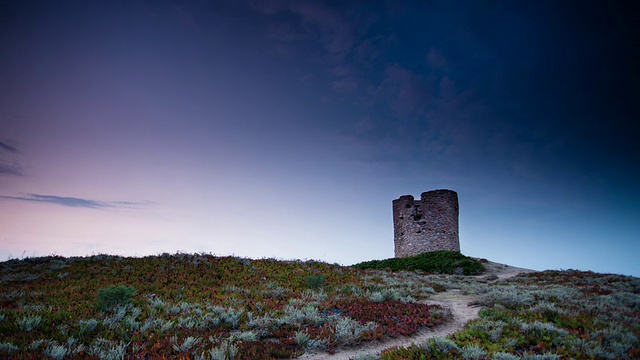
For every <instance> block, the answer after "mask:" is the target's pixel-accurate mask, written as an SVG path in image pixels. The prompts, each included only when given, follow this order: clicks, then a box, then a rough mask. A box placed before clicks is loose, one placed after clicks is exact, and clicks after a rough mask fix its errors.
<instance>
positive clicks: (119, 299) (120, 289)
mask: <svg viewBox="0 0 640 360" xmlns="http://www.w3.org/2000/svg"><path fill="white" fill-rule="evenodd" d="M135 293H136V289H134V288H132V287H129V286H124V285H114V286H109V287H106V288H103V289H100V290H98V306H99V307H100V309H102V310H107V309H112V308H115V307H119V306H124V305H127V304H129V303H131V300H132V299H133V295H134V294H135Z"/></svg>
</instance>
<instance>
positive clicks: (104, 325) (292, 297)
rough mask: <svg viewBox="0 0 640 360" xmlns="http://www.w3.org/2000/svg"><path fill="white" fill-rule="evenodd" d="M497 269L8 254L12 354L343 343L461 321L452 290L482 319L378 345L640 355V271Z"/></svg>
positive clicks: (4, 310) (246, 355)
mask: <svg viewBox="0 0 640 360" xmlns="http://www.w3.org/2000/svg"><path fill="white" fill-rule="evenodd" d="M451 261H452V262H456V261H459V259H458V260H455V259H454V260H451ZM444 262H445V263H446V261H444ZM440 265H442V264H440ZM440 265H439V266H440ZM455 265H456V266H454V270H455V269H457V268H460V263H459V262H456V263H455ZM387 267H388V266H387ZM387 267H385V268H387ZM439 272H442V271H439ZM454 272H456V271H454ZM457 272H460V270H457ZM494 278H495V277H489V276H475V277H471V276H462V275H442V274H437V275H429V274H427V273H425V272H424V271H422V270H421V271H418V272H415V271H396V272H393V271H388V270H363V269H357V268H351V267H342V266H338V265H330V264H326V263H322V262H317V261H279V260H274V259H259V260H252V259H245V258H236V257H215V256H212V255H208V254H180V253H179V254H175V255H169V254H163V255H160V256H150V257H144V258H126V257H119V256H106V255H97V256H91V257H73V258H63V257H59V256H50V257H41V258H26V259H22V260H9V261H6V262H3V263H0V289H1V291H0V358H11V359H36V358H52V359H71V358H73V359H76V358H77V359H124V358H167V359H168V358H178V359H232V358H233V359H269V358H292V357H297V356H299V355H301V354H302V353H304V352H305V351H320V352H323V351H325V352H329V353H331V352H333V351H335V350H336V349H339V348H345V347H351V346H354V345H357V344H362V343H366V342H370V341H379V340H384V339H387V338H392V337H397V336H400V335H411V334H414V333H416V332H417V331H419V330H420V329H423V328H426V327H435V326H438V325H439V324H443V323H447V322H448V321H451V319H450V313H448V312H447V311H445V310H444V309H442V308H440V307H439V306H436V305H427V304H425V303H423V302H422V300H425V299H427V298H429V297H430V296H432V295H433V294H435V293H436V291H451V290H452V289H459V290H460V291H462V292H463V293H465V294H476V295H477V298H478V299H480V300H478V304H479V305H482V306H483V307H484V309H483V310H481V312H480V315H481V318H480V319H479V320H477V321H474V322H471V323H469V324H468V325H467V326H466V327H465V329H463V330H462V331H460V332H458V333H456V334H455V335H453V336H451V337H449V338H446V339H444V338H435V339H433V340H430V341H427V342H425V343H423V344H419V345H415V346H413V347H409V348H394V349H389V350H386V351H384V352H382V354H377V355H371V356H370V357H368V358H383V359H420V358H436V359H450V358H460V359H463V358H464V359H469V358H477V359H481V358H495V359H512V358H518V357H514V356H520V357H525V358H542V357H540V356H543V355H544V356H546V357H544V358H575V359H596V358H625V357H626V358H634V357H638V356H640V345H639V343H638V338H639V337H640V279H638V278H634V277H624V276H618V275H606V274H595V273H589V272H577V271H549V272H541V273H533V274H529V275H523V276H518V277H516V278H514V279H512V280H510V281H498V282H496V281H492V280H493V279H494ZM536 356H538V357H536ZM363 358H364V356H363Z"/></svg>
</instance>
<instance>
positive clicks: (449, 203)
mask: <svg viewBox="0 0 640 360" xmlns="http://www.w3.org/2000/svg"><path fill="white" fill-rule="evenodd" d="M420 198H421V199H420V200H414V198H413V196H411V195H404V196H401V197H400V198H399V199H396V200H393V232H394V244H395V256H396V257H407V256H414V255H418V254H420V253H423V252H427V251H434V250H451V251H460V241H459V239H458V194H457V193H456V192H455V191H451V190H433V191H427V192H424V193H422V195H421V196H420Z"/></svg>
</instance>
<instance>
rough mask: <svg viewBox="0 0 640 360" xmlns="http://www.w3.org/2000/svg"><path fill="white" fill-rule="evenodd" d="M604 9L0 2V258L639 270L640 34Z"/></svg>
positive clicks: (524, 4) (579, 5)
mask: <svg viewBox="0 0 640 360" xmlns="http://www.w3.org/2000/svg"><path fill="white" fill-rule="evenodd" d="M639 15H640V13H639V12H638V9H637V8H636V6H635V5H633V4H632V2H616V1H602V2H599V1H449V0H447V1H422V2H403V3H400V2H396V1H376V2H373V1H350V2H344V1H305V0H301V1H281V0H265V1H257V0H256V1H197V0H194V1H191V0H185V1H177V0H176V1H173V0H166V1H67V0H63V1H11V0H9V1H3V2H2V3H0V260H2V261H4V260H7V259H10V258H21V257H25V256H46V255H62V256H85V255H92V254H103V253H104V254H117V255H124V256H146V255H157V254H160V253H163V252H168V253H175V252H187V253H194V252H198V253H200V252H205V253H212V254H216V255H221V256H226V255H235V256H241V257H250V258H278V259H302V260H304V259H316V260H321V261H325V262H329V263H339V264H344V265H350V264H354V263H357V262H361V261H366V260H371V259H385V258H390V257H393V256H394V254H393V222H392V213H391V202H392V200H393V199H396V198H398V197H400V196H402V195H413V196H414V197H416V198H419V196H420V193H422V192H424V191H428V190H433V189H451V190H454V191H456V192H457V193H458V197H459V202H460V219H459V221H460V222H459V226H460V246H461V251H462V253H464V254H465V255H469V256H473V257H479V258H486V259H489V260H492V261H496V262H501V263H507V264H510V265H514V266H520V267H525V268H531V269H536V270H544V269H580V270H591V271H597V272H606V273H619V274H626V275H634V276H640V261H638V259H637V257H638V254H640V235H639V234H640V161H639V160H638V159H640V145H639V144H640V141H639V140H638V137H639V135H640V125H639V120H640V111H639V110H638V103H639V101H638V100H639V99H640V44H639V40H638V39H640V31H638V25H637V21H636V19H637V17H638V16H639Z"/></svg>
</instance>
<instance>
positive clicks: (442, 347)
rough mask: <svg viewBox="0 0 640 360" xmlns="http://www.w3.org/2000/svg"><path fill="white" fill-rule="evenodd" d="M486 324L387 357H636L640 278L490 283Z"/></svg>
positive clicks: (575, 274) (578, 275)
mask: <svg viewBox="0 0 640 360" xmlns="http://www.w3.org/2000/svg"><path fill="white" fill-rule="evenodd" d="M466 291H474V292H477V293H480V294H481V295H482V297H481V300H480V301H478V303H477V304H476V305H482V306H483V309H482V310H480V312H479V315H480V319H478V320H475V321H472V322H470V323H468V324H467V325H466V326H465V328H464V329H463V330H462V331H459V332H457V333H456V334H454V335H452V336H450V337H449V338H447V339H443V338H433V339H430V340H429V341H427V342H425V343H422V344H417V345H413V346H411V347H405V348H393V349H388V350H386V351H384V352H382V354H381V355H380V356H379V358H381V359H385V360H390V359H523V358H524V359H638V358H640V342H639V340H638V339H640V279H638V278H634V277H626V276H620V275H611V274H596V273H592V272H580V271H573V270H568V271H544V272H538V273H531V274H527V275H520V276H517V277H515V278H513V279H511V280H509V281H504V282H496V283H494V284H491V285H486V286H482V285H481V284H475V285H471V286H469V287H467V288H466Z"/></svg>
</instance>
